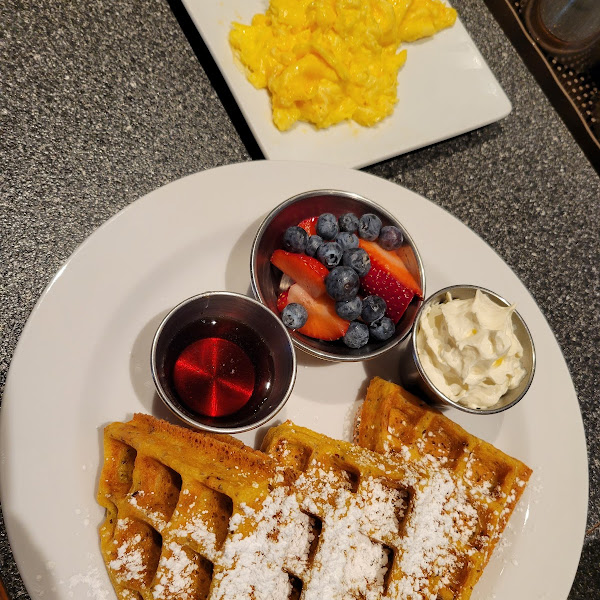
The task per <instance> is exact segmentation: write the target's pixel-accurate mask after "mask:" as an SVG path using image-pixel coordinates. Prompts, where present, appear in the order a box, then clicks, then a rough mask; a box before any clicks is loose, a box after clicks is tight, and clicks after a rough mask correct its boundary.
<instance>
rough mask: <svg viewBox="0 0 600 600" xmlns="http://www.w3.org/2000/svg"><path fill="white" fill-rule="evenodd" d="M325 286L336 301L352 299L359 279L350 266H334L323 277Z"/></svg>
mask: <svg viewBox="0 0 600 600" xmlns="http://www.w3.org/2000/svg"><path fill="white" fill-rule="evenodd" d="M325 287H326V288H327V293H328V294H329V295H330V296H331V297H332V298H333V299H334V300H335V301H336V302H340V301H342V300H352V298H354V296H356V294H358V288H359V287H360V280H359V279H358V275H357V274H356V271H355V270H354V269H352V268H351V267H335V268H334V269H332V270H331V273H329V275H327V277H325Z"/></svg>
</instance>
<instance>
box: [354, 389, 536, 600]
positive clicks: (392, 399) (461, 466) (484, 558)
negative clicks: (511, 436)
mask: <svg viewBox="0 0 600 600" xmlns="http://www.w3.org/2000/svg"><path fill="white" fill-rule="evenodd" d="M355 441H356V442H357V443H358V444H359V445H360V446H362V447H365V448H368V449H370V450H373V451H376V452H380V453H383V454H385V455H386V456H392V457H395V458H396V459H398V460H399V461H400V462H402V463H405V464H411V465H423V466H424V468H429V469H435V470H446V471H447V472H449V473H451V474H452V477H453V478H454V479H455V480H456V482H457V485H458V486H459V487H461V488H464V489H465V490H466V492H467V494H468V495H469V497H470V498H471V504H472V506H473V507H475V509H476V510H477V521H478V534H477V536H476V537H475V538H474V540H473V541H474V548H473V552H472V554H471V556H470V558H469V560H468V561H467V562H466V563H465V564H464V565H463V567H462V568H461V569H460V570H459V571H458V572H457V573H455V575H454V577H453V578H452V579H453V581H452V582H451V584H449V585H448V587H447V588H444V587H442V588H440V590H439V591H438V594H439V597H440V598H442V599H444V600H445V599H446V598H452V599H457V600H458V599H463V598H468V597H469V596H470V593H471V590H472V589H473V586H474V585H475V583H476V582H477V580H478V579H479V577H480V575H481V573H482V571H483V569H484V567H485V566H486V564H487V563H488V561H489V559H490V557H491V555H492V552H493V550H494V548H495V546H496V544H497V542H498V540H499V539H500V537H501V534H502V532H503V531H504V529H505V527H506V525H507V523H508V520H509V518H510V516H511V514H512V513H513V511H514V509H515V506H516V505H517V502H518V501H519V498H520V497H521V495H522V493H523V491H524V489H525V486H526V484H527V481H528V480H529V478H530V476H531V473H532V471H531V469H530V468H529V467H528V466H527V465H525V464H523V463H522V462H521V461H519V460H517V459H515V458H512V457H510V456H508V455H507V454H505V453H503V452H501V451H500V450H498V449H497V448H495V447H494V446H493V445H492V444H489V443H487V442H485V441H483V440H481V439H479V438H477V437H475V436H474V435H471V434H469V433H468V432H466V431H465V430H464V429H463V428H462V427H460V426H459V425H457V424H456V423H454V422H453V421H451V420H450V419H448V418H447V417H445V416H444V415H443V414H441V413H440V412H439V411H437V410H435V409H433V408H431V407H430V406H428V405H427V404H426V403H425V402H423V401H421V400H420V399H419V398H417V397H416V396H414V395H412V394H410V393H409V392H407V391H406V390H404V389H403V388H401V387H400V386H398V385H396V384H393V383H390V382H388V381H385V380H383V379H381V378H379V377H376V378H374V379H373V380H372V381H371V383H370V384H369V387H368V389H367V394H366V398H365V401H364V403H363V405H362V408H361V412H360V414H359V418H358V419H357V429H356V435H355Z"/></svg>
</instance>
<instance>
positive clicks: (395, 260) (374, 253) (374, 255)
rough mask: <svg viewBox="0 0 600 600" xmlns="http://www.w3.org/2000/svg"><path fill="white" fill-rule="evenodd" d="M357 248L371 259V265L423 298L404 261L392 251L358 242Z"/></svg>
mask: <svg viewBox="0 0 600 600" xmlns="http://www.w3.org/2000/svg"><path fill="white" fill-rule="evenodd" d="M358 243H359V246H360V247H361V248H363V249H364V250H366V252H367V254H368V255H369V257H370V258H371V264H372V265H373V264H376V265H378V266H379V267H380V268H381V269H382V270H384V271H387V272H388V273H389V274H390V275H392V276H393V277H394V278H395V279H396V280H398V281H399V282H400V283H402V284H403V285H404V286H405V287H407V288H408V289H409V290H411V291H412V292H414V293H415V295H417V296H418V297H419V298H422V297H423V290H422V289H421V286H420V285H419V283H418V282H417V280H416V279H415V278H414V277H413V276H412V274H411V273H410V271H409V270H408V269H407V268H406V265H405V264H404V261H403V260H402V259H401V258H400V257H399V256H398V254H397V253H396V252H394V251H393V250H384V249H383V248H382V247H381V246H380V245H379V244H378V243H377V242H369V241H367V240H362V239H361V240H359V241H358Z"/></svg>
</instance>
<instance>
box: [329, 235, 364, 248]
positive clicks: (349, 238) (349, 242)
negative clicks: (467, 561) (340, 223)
mask: <svg viewBox="0 0 600 600" xmlns="http://www.w3.org/2000/svg"><path fill="white" fill-rule="evenodd" d="M335 241H336V242H337V243H338V244H339V245H340V246H341V247H342V250H351V249H352V248H358V236H357V235H356V234H355V233H348V232H347V231H340V232H339V233H338V234H337V236H336V237H335Z"/></svg>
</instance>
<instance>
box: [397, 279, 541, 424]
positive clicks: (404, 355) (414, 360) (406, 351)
mask: <svg viewBox="0 0 600 600" xmlns="http://www.w3.org/2000/svg"><path fill="white" fill-rule="evenodd" d="M478 289H479V290H480V291H482V292H484V293H485V294H486V295H487V296H488V297H489V298H490V299H491V300H492V301H494V302H495V303H496V304H498V305H499V306H505V307H507V306H511V303H510V302H508V301H507V300H505V299H504V298H503V297H502V296H499V295H498V294H496V293H495V292H492V291H490V290H488V289H485V288H482V287H478V286H474V285H453V286H450V287H447V288H444V289H442V290H439V291H438V292H436V293H435V294H433V295H432V296H430V297H429V298H427V300H426V301H425V302H424V303H423V305H422V306H421V308H420V309H419V312H418V314H417V316H416V319H415V326H414V328H413V331H412V334H411V335H410V337H409V338H408V339H407V340H405V342H404V344H403V346H402V348H401V352H400V377H401V381H402V384H403V385H404V386H405V387H407V388H409V389H410V388H413V389H416V390H418V391H420V392H422V393H423V394H424V395H425V396H426V397H427V398H428V399H429V400H430V401H432V403H434V404H438V405H445V406H452V407H454V408H457V409H458V410H461V411H463V412H468V413H472V414H477V415H491V414H496V413H499V412H502V411H504V410H507V409H509V408H511V407H513V406H515V404H517V403H518V402H519V401H520V400H521V399H522V398H523V396H525V393H526V392H527V390H528V389H529V386H530V385H531V382H532V381H533V376H534V373H535V347H534V344H533V339H532V337H531V333H530V332H529V329H528V327H527V325H526V324H525V321H524V320H523V318H522V317H521V315H520V314H519V313H518V312H517V311H514V312H513V315H512V322H513V328H514V332H515V335H516V336H517V339H518V340H519V342H520V343H521V345H522V346H523V368H524V369H525V371H526V373H527V374H526V376H525V377H524V378H523V379H522V381H521V383H520V384H519V385H518V386H517V387H516V388H515V389H512V390H508V391H507V392H506V393H505V394H504V396H502V397H501V398H500V400H499V401H498V402H497V403H496V404H494V405H493V406H491V407H489V408H471V407H468V406H464V405H462V404H460V403H459V402H456V401H454V400H452V399H451V398H448V396H446V395H445V394H443V393H442V392H441V391H440V390H439V389H437V387H436V386H435V384H434V383H433V382H432V381H431V379H430V377H429V376H428V375H427V372H426V371H425V369H424V368H423V364H422V362H421V360H420V357H419V352H418V349H417V335H418V332H419V327H420V319H421V316H422V315H423V313H424V311H425V310H426V309H427V307H429V306H431V305H432V304H436V303H439V302H443V301H444V299H445V298H446V294H448V293H450V295H451V296H452V298H453V299H454V298H456V299H459V300H467V299H470V298H473V297H474V296H475V292H476V291H477V290H478Z"/></svg>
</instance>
